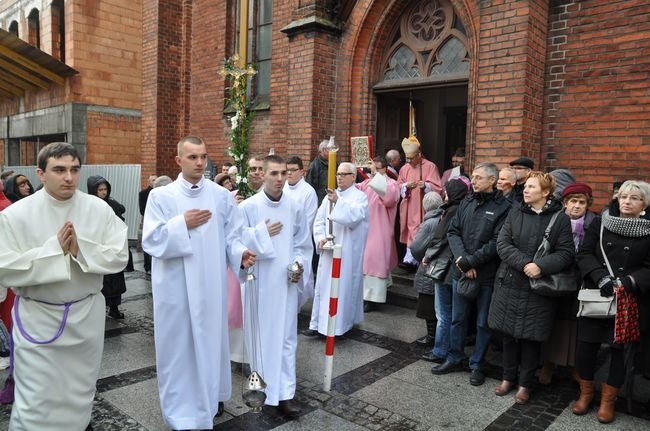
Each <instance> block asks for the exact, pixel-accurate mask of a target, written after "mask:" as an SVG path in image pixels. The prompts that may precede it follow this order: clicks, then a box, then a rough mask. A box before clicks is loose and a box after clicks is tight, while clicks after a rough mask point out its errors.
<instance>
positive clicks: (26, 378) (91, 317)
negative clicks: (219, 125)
mask: <svg viewBox="0 0 650 431" xmlns="http://www.w3.org/2000/svg"><path fill="white" fill-rule="evenodd" d="M37 163H38V168H37V169H36V172H37V174H38V177H39V178H40V180H41V182H42V183H43V189H41V190H40V191H38V192H36V193H34V194H33V195H31V196H28V197H26V198H24V199H21V200H20V201H18V202H16V203H15V204H13V205H11V206H10V207H8V208H7V209H5V210H4V211H2V212H1V213H0V238H2V240H1V241H0V285H3V286H8V287H11V288H12V289H13V290H14V292H15V293H16V302H15V303H14V309H13V321H14V327H13V341H14V374H13V376H14V380H15V382H16V387H15V402H14V405H13V408H12V411H11V419H10V424H9V429H10V430H12V431H23V430H27V431H32V430H39V431H43V430H57V431H58V430H71V431H83V430H85V429H86V427H88V424H89V423H90V414H91V410H92V405H93V398H94V396H95V385H96V383H97V378H98V377H99V368H100V364H101V359H102V352H103V348H104V321H105V313H106V311H105V307H106V305H105V303H104V297H103V296H102V295H101V293H100V291H101V289H102V285H103V283H102V280H103V276H104V275H105V274H114V273H116V272H120V271H122V270H123V269H124V267H125V266H126V264H127V262H128V258H129V256H128V249H127V235H126V232H127V227H126V225H125V224H124V222H123V221H122V220H120V219H119V218H118V217H117V216H115V213H114V212H113V210H112V209H111V207H109V206H108V205H107V204H106V202H104V201H103V200H101V199H97V198H96V197H95V196H90V195H87V194H85V193H83V192H80V191H78V190H77V184H78V183H79V175H80V169H81V162H80V159H79V155H78V154H77V151H76V149H75V148H74V147H73V146H72V145H70V144H67V143H63V142H56V143H52V144H49V145H47V146H45V147H44V148H43V149H42V150H41V151H40V152H39V153H38V161H37Z"/></svg>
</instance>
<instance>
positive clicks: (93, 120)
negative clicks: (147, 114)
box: [86, 111, 140, 165]
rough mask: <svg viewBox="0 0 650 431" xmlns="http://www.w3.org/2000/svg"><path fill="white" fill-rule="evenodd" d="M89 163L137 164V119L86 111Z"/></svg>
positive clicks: (138, 131)
mask: <svg viewBox="0 0 650 431" xmlns="http://www.w3.org/2000/svg"><path fill="white" fill-rule="evenodd" d="M86 118H87V131H88V132H87V135H86V145H87V147H86V154H87V160H86V163H88V164H91V165H92V164H113V163H116V164H122V163H124V164H137V163H140V146H139V143H140V118H139V117H127V116H124V115H114V114H108V113H104V112H94V111H88V114H87V116H86Z"/></svg>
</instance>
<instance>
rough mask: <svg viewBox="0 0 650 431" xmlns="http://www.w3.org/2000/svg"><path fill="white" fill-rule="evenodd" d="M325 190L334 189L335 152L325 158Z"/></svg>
mask: <svg viewBox="0 0 650 431" xmlns="http://www.w3.org/2000/svg"><path fill="white" fill-rule="evenodd" d="M327 188H328V189H332V190H334V189H335V188H336V151H330V152H329V157H328V158H327Z"/></svg>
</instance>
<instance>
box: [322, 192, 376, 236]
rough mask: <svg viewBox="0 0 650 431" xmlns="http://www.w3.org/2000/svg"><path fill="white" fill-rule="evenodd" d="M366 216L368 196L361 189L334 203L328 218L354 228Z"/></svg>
mask: <svg viewBox="0 0 650 431" xmlns="http://www.w3.org/2000/svg"><path fill="white" fill-rule="evenodd" d="M367 218H368V198H367V197H366V194H365V193H363V192H362V191H358V193H355V194H354V196H350V197H349V198H346V199H339V200H338V201H337V202H336V205H334V209H333V210H332V213H331V214H330V219H332V221H333V222H334V223H338V224H340V225H342V226H345V227H347V228H349V229H354V228H355V227H356V226H357V225H358V224H359V223H361V222H362V221H363V220H365V219H367Z"/></svg>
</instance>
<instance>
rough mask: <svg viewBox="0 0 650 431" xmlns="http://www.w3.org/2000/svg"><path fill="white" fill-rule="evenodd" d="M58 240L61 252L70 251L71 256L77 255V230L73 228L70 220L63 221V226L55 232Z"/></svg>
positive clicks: (66, 252)
mask: <svg viewBox="0 0 650 431" xmlns="http://www.w3.org/2000/svg"><path fill="white" fill-rule="evenodd" d="M56 237H57V239H58V240H59V245H60V246H61V249H62V250H63V254H64V255H66V254H68V253H70V254H71V255H72V256H74V257H77V253H79V243H78V241H77V232H76V231H75V230H74V225H73V224H72V222H71V221H67V222H65V224H64V225H63V227H62V228H61V229H60V230H59V232H58V233H57V234H56Z"/></svg>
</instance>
